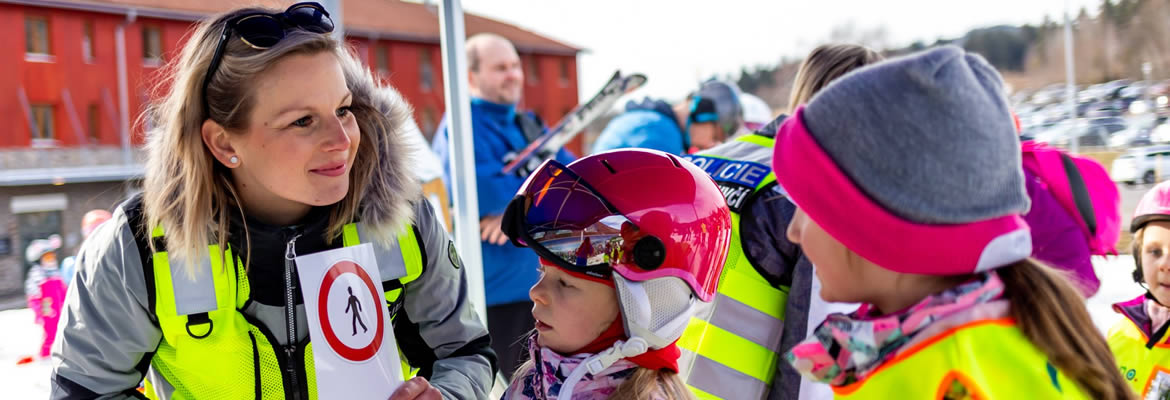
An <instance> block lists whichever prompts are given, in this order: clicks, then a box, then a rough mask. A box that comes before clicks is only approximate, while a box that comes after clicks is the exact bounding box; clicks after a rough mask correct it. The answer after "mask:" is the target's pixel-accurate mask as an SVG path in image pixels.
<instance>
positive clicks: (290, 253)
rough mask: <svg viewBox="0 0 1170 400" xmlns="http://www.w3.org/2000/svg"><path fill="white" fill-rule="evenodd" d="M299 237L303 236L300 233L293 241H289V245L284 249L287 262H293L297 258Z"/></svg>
mask: <svg viewBox="0 0 1170 400" xmlns="http://www.w3.org/2000/svg"><path fill="white" fill-rule="evenodd" d="M299 237H301V234H299V233H298V234H297V235H296V236H293V237H292V239H290V240H289V241H288V245H286V246H285V247H284V259H285V260H288V261H292V260H295V259H296V258H297V238H299Z"/></svg>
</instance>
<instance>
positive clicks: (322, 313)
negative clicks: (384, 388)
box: [317, 261, 384, 362]
mask: <svg viewBox="0 0 1170 400" xmlns="http://www.w3.org/2000/svg"><path fill="white" fill-rule="evenodd" d="M345 273H351V274H354V275H357V277H358V278H360V279H361V280H362V282H363V283H365V284H366V288H368V289H370V295H371V296H373V298H374V301H375V304H377V305H378V306H381V304H380V303H381V302H379V301H378V299H380V298H381V297H382V296H381V295H379V293H378V290H377V289H375V288H374V281H372V280H370V275H368V274H366V270H364V269H362V268H360V267H358V265H357V264H355V263H354V262H353V261H339V262H337V263H336V264H333V266H332V267H330V268H329V271H326V272H325V278H324V279H322V280H321V288H320V290H318V295H317V318H318V319H319V320H320V322H321V333H322V334H324V335H325V341H326V342H328V343H329V347H331V348H332V349H333V351H334V352H337V355H339V356H341V357H342V358H345V359H346V360H350V361H355V362H362V361H366V360H369V359H370V358H371V357H374V355H375V354H378V349H380V348H382V329H383V326H384V321H383V319H382V318H383V317H382V312H381V311H382V310H378V313H377V314H378V323H377V324H375V328H374V340H373V341H372V342H370V344H369V345H367V346H366V347H362V348H356V349H355V348H353V347H349V346H346V345H345V343H342V342H341V339H338V338H337V335H336V334H335V333H333V325H332V324H331V323H330V322H329V321H330V320H329V310H328V308H327V307H326V305H327V304H328V301H329V289H330V287H331V286H333V281H334V280H336V279H337V277H339V276H341V275H342V274H345ZM354 312H357V310H354Z"/></svg>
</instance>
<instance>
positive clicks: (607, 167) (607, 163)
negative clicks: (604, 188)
mask: <svg viewBox="0 0 1170 400" xmlns="http://www.w3.org/2000/svg"><path fill="white" fill-rule="evenodd" d="M601 165H604V166H605V169H608V170H609V173H611V174H614V175H617V170H615V169H613V166H610V165H609V161H606V160H604V159H602V160H601Z"/></svg>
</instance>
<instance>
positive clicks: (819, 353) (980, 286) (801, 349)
mask: <svg viewBox="0 0 1170 400" xmlns="http://www.w3.org/2000/svg"><path fill="white" fill-rule="evenodd" d="M1002 295H1003V281H1001V280H1000V279H999V275H997V274H996V273H995V271H989V272H985V273H982V274H980V275H978V276H977V277H976V278H974V279H972V280H970V281H967V282H965V283H963V284H960V285H958V286H955V287H953V288H950V289H947V290H945V291H943V292H940V293H936V294H933V295H930V296H927V297H926V298H925V299H922V301H920V302H918V304H915V305H914V306H911V307H909V308H907V309H905V310H902V311H900V312H896V313H893V314H889V315H872V314H875V313H876V312H877V310H876V309H875V308H874V307H873V305H871V304H863V305H862V306H861V307H860V308H858V309H857V311H854V312H852V313H849V314H831V315H829V316H828V317H827V318H826V319H825V321H824V322H822V323H821V325H820V326H818V327H817V328H816V330H815V331H814V332H813V335H812V336H810V337H808V338H807V339H805V340H804V341H803V342H800V344H798V345H796V347H793V348H792V350H791V351H789V352H788V353H787V354H785V355H784V357H785V358H786V359H787V360H788V363H790V364H792V366H793V367H794V368H795V369H796V370H797V371H798V372H800V373H801V374H802V375H804V376H805V377H807V378H808V379H811V380H814V381H817V382H823V383H828V384H830V385H833V386H846V385H849V384H851V383H854V382H857V381H860V380H862V379H865V377H867V376H868V375H869V374H870V373H872V372H873V370H874V369H876V368H877V367H879V366H881V365H882V364H883V363H885V362H886V361H887V360H889V359H890V358H893V357H894V355H896V354H897V353H898V350H900V349H901V348H902V347H903V346H904V345H905V344H906V343H908V342H910V340H911V339H913V338H914V335H915V334H917V333H918V332H920V331H922V330H923V329H924V328H926V327H928V326H930V324H931V323H933V322H935V321H938V320H940V319H943V318H946V317H947V316H949V315H952V314H955V313H956V312H959V311H963V310H967V309H970V308H971V307H973V306H975V305H978V304H983V303H987V302H989V301H992V300H995V299H997V298H999V297H1000V296H1002Z"/></svg>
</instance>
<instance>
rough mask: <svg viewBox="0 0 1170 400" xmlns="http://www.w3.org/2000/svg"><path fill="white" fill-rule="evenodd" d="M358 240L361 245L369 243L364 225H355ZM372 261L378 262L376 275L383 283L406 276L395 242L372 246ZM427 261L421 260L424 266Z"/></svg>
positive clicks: (368, 235) (400, 254)
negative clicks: (380, 276) (380, 277)
mask: <svg viewBox="0 0 1170 400" xmlns="http://www.w3.org/2000/svg"><path fill="white" fill-rule="evenodd" d="M357 231H358V238H359V240H360V241H361V242H362V243H369V240H370V239H371V236H370V234H369V233H368V232H366V224H357ZM374 259H375V260H376V261H377V262H378V274H379V275H382V280H383V281H392V280H395V279H399V278H402V277H404V276H406V261H405V260H403V259H402V249H400V248H399V246H398V241H397V240H391V241H390V243H386V245H385V246H380V245H379V246H374ZM426 262H427V260H423V264H426Z"/></svg>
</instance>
